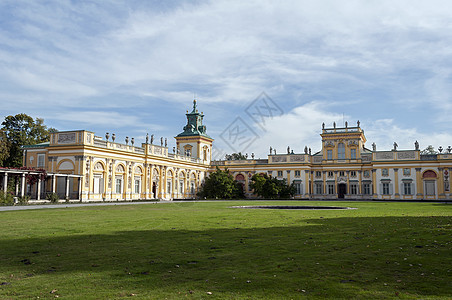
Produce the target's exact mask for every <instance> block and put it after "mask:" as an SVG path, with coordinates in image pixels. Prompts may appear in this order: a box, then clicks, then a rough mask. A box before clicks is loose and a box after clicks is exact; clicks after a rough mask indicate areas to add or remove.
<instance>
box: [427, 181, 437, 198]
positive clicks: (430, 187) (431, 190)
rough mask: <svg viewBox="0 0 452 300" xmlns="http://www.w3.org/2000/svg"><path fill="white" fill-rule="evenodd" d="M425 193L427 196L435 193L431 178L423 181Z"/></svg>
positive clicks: (433, 182)
mask: <svg viewBox="0 0 452 300" xmlns="http://www.w3.org/2000/svg"><path fill="white" fill-rule="evenodd" d="M425 194H426V195H427V196H434V195H435V181H433V180H426V181H425Z"/></svg>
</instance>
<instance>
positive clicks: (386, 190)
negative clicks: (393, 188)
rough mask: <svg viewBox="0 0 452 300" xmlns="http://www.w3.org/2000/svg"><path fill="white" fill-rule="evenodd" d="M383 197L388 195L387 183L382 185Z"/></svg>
mask: <svg viewBox="0 0 452 300" xmlns="http://www.w3.org/2000/svg"><path fill="white" fill-rule="evenodd" d="M383 195H389V183H387V182H384V183H383Z"/></svg>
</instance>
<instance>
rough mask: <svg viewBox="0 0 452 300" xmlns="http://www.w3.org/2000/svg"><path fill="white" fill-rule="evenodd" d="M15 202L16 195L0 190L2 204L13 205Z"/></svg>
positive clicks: (0, 202)
mask: <svg viewBox="0 0 452 300" xmlns="http://www.w3.org/2000/svg"><path fill="white" fill-rule="evenodd" d="M13 203H14V195H13V194H12V193H11V192H6V193H5V192H4V191H0V205H12V204H13Z"/></svg>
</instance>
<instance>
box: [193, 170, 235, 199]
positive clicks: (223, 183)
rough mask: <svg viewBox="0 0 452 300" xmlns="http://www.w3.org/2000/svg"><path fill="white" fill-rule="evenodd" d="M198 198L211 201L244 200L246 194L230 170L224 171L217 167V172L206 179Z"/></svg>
mask: <svg viewBox="0 0 452 300" xmlns="http://www.w3.org/2000/svg"><path fill="white" fill-rule="evenodd" d="M198 196H199V197H201V198H210V199H233V198H243V197H244V194H243V188H242V186H241V185H240V184H239V183H238V182H237V181H236V180H234V179H233V177H232V175H231V174H229V171H228V169H226V170H224V171H223V170H221V169H220V168H218V167H217V169H216V171H215V172H213V173H211V174H210V175H209V177H207V178H206V179H205V181H204V183H203V185H202V186H201V190H200V191H199V193H198Z"/></svg>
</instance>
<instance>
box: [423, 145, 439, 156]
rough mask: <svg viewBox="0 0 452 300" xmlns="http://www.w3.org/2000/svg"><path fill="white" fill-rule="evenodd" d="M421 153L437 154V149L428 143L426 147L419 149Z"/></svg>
mask: <svg viewBox="0 0 452 300" xmlns="http://www.w3.org/2000/svg"><path fill="white" fill-rule="evenodd" d="M421 154H438V151H436V150H435V148H433V146H432V145H428V147H427V148H425V149H424V150H422V151H421Z"/></svg>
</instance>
